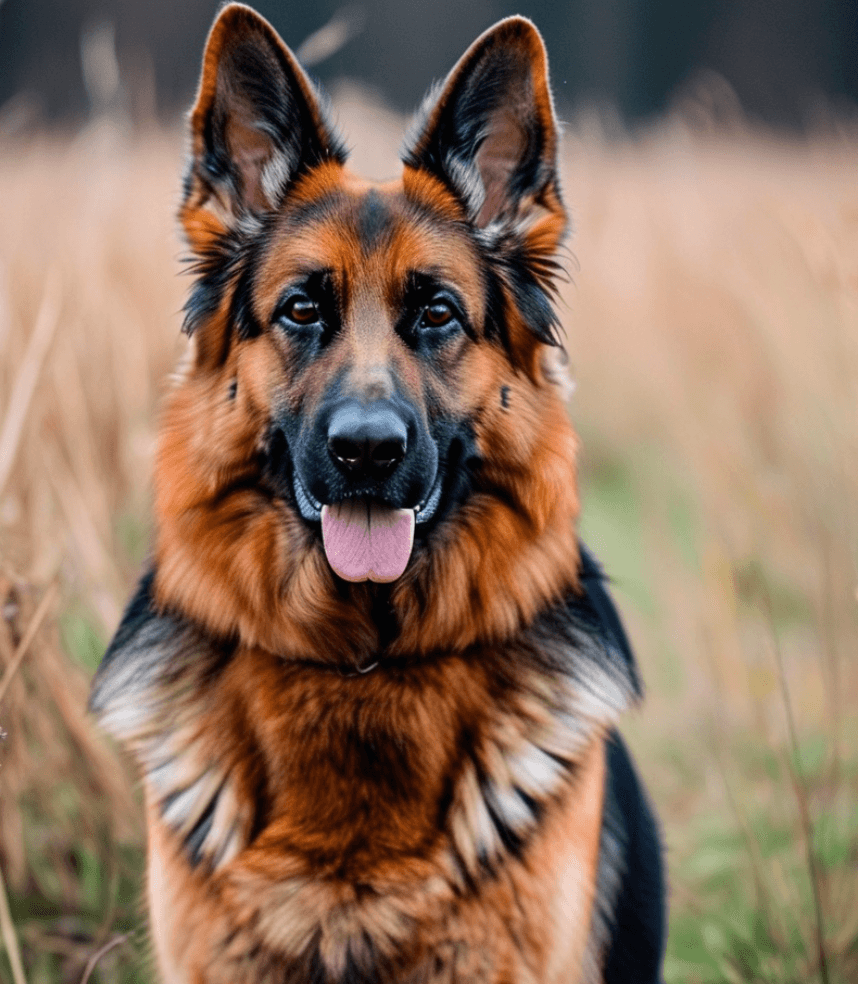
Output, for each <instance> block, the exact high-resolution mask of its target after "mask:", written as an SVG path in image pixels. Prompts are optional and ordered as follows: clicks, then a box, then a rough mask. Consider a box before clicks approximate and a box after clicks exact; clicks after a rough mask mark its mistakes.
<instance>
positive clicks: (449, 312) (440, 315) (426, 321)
mask: <svg viewBox="0 0 858 984" xmlns="http://www.w3.org/2000/svg"><path fill="white" fill-rule="evenodd" d="M455 317H456V312H455V311H454V310H453V308H452V307H451V305H450V304H448V303H447V302H446V301H442V300H435V301H433V302H432V303H431V304H430V305H429V306H428V307H425V308H424V309H423V315H422V316H421V318H420V326H421V328H443V327H444V325H447V324H449V323H450V322H451V321H452V320H453V318H455Z"/></svg>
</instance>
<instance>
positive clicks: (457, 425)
mask: <svg viewBox="0 0 858 984" xmlns="http://www.w3.org/2000/svg"><path fill="white" fill-rule="evenodd" d="M190 130H191V155H190V165H189V168H188V171H187V176H186V179H185V183H184V195H183V202H182V205H181V211H180V217H181V222H182V224H183V226H184V231H185V234H186V236H187V241H188V244H189V246H190V249H191V251H192V254H193V257H194V258H195V274H196V279H195V282H194V286H193V289H192V291H191V295H190V299H189V301H188V303H187V307H186V322H185V330H186V331H187V333H188V334H189V335H190V336H191V344H190V354H189V356H188V358H187V360H186V362H185V364H184V365H183V367H182V369H181V371H180V373H179V377H178V379H177V381H176V384H175V386H174V387H173V389H172V392H171V395H170V396H169V397H168V399H167V401H166V406H165V408H164V411H163V417H162V421H161V426H160V436H159V444H158V450H157V457H156V473H155V508H156V534H155V541H154V547H153V552H152V559H151V563H150V566H149V569H148V572H147V573H146V575H145V576H144V577H143V579H142V581H141V583H140V586H139V588H138V590H137V593H136V595H135V596H134V598H133V599H132V601H131V603H130V605H129V607H128V609H127V611H126V613H125V616H124V618H123V620H122V623H121V625H120V626H119V629H118V631H117V634H116V637H115V638H114V640H113V642H112V643H111V645H110V648H109V650H108V652H107V654H106V656H105V658H104V661H103V663H102V665H101V668H100V670H99V672H98V675H97V677H96V680H95V684H94V690H93V696H92V708H93V709H94V711H95V712H96V713H97V714H98V715H99V717H100V719H101V721H102V722H103V724H104V726H105V727H106V728H107V730H108V731H110V732H111V733H112V734H113V735H114V736H115V737H117V738H118V739H120V740H121V741H122V742H124V743H126V744H127V745H128V746H129V747H130V748H131V750H132V751H133V753H134V755H135V757H136V759H137V761H138V762H139V764H140V767H141V770H142V774H143V777H144V790H145V801H146V811H147V824H148V905H149V912H150V921H151V933H152V939H153V943H154V951H155V956H156V959H157V964H158V968H159V971H160V975H161V978H162V980H163V981H164V982H167V984H299V982H300V984H371V982H373V984H376V982H377V984H454V982H455V984H537V982H538V984H542V982H545V984H553V982H557V984H560V982H568V984H572V982H579V981H580V982H610V984H617V982H635V984H648V982H654V981H658V980H659V979H660V976H661V961H662V951H663V945H664V939H665V893H664V884H663V875H662V860H661V849H660V846H659V840H658V834H657V828H656V823H655V820H654V819H653V816H652V813H651V812H650V809H649V807H648V805H647V801H646V798H645V795H644V792H643V790H642V788H641V785H640V783H639V781H638V779H637V777H636V775H635V771H634V769H633V766H632V764H631V761H630V759H629V755H628V753H627V751H626V749H625V747H624V745H623V743H622V741H621V739H620V738H619V736H618V734H617V732H616V731H615V730H614V729H615V723H616V721H617V719H618V717H619V715H620V714H621V712H622V711H623V710H624V709H625V708H627V707H628V706H629V705H630V704H632V703H633V702H634V701H635V700H636V699H637V698H638V696H639V694H640V685H639V680H638V673H637V670H636V667H635V663H634V659H633V657H632V654H631V651H630V649H629V646H628V643H627V641H626V637H625V634H624V632H623V629H622V627H621V625H620V622H619V619H618V617H617V614H616V610H615V608H614V606H613V604H612V602H611V600H610V598H609V596H608V594H607V591H606V587H605V583H604V579H603V576H602V574H601V572H600V568H599V567H598V566H597V564H596V562H595V561H594V559H593V558H592V557H591V556H590V554H589V553H588V552H587V551H586V550H585V549H584V548H583V547H582V546H581V545H580V544H579V542H578V538H577V533H576V521H577V517H578V511H579V506H578V495H577V487H576V465H575V458H576V449H577V439H576V436H575V433H574V431H573V430H572V427H571V425H570V422H569V419H568V417H567V413H566V410H565V407H564V401H563V396H564V390H563V386H562V373H561V371H560V365H559V362H558V359H557V358H556V356H557V353H558V352H559V351H562V350H561V349H560V348H559V337H558V336H559V330H560V329H559V325H558V322H557V319H556V315H555V312H554V309H553V306H552V291H553V281H554V279H555V276H556V274H557V273H558V270H559V267H558V264H557V260H556V258H555V257H556V253H557V250H558V247H559V245H560V243H561V240H562V239H563V236H564V232H565V230H566V226H567V216H566V212H565V210H564V207H563V203H562V201H561V197H560V190H559V186H558V173H557V147H558V134H557V126H556V123H555V118H554V111H553V107H552V100H551V95H550V92H549V88H548V74H547V64H546V55H545V49H544V47H543V44H542V40H541V38H540V36H539V34H538V32H537V30H536V29H535V28H534V26H533V25H532V24H531V23H530V22H529V21H527V20H525V19H523V18H520V17H513V18H510V19H508V20H504V21H501V22H500V23H498V24H497V25H496V26H495V27H493V28H492V29H491V30H489V31H488V32H487V33H485V34H484V35H482V37H480V38H479V39H478V40H477V41H476V42H475V43H474V44H473V46H472V47H471V48H470V49H469V50H468V51H467V52H466V54H465V55H464V57H463V58H462V59H461V61H460V62H459V63H458V65H457V66H456V67H455V68H454V69H453V71H452V73H451V74H450V75H449V77H448V78H447V80H446V81H445V83H444V84H443V85H442V86H441V87H440V88H437V89H436V90H435V91H434V92H433V93H432V94H431V95H430V97H429V98H428V99H427V101H426V104H425V106H424V108H423V110H422V112H421V113H420V115H419V118H418V120H417V122H416V124H415V125H414V127H413V130H412V133H411V136H410V137H409V138H408V142H407V145H406V148H405V151H404V154H403V160H404V171H403V174H402V178H401V180H398V181H393V182H390V183H386V184H374V183H369V182H367V181H364V180H362V179H360V178H358V177H356V176H355V175H353V174H352V173H351V172H350V171H349V170H348V169H347V168H346V166H345V160H346V152H345V150H344V147H343V144H342V143H341V142H340V139H339V138H338V136H337V135H336V133H335V131H334V129H333V127H332V126H331V124H330V123H329V122H328V119H327V116H326V110H325V106H324V103H323V102H322V100H321V98H320V96H319V94H318V92H317V91H316V89H315V88H314V86H313V84H312V83H311V82H310V81H309V79H308V77H307V76H306V75H305V73H304V71H303V70H302V69H301V67H300V66H299V64H298V62H297V60H296V59H295V57H294V56H293V54H292V53H291V52H290V51H289V49H288V48H287V47H286V46H285V45H284V44H283V42H282V41H281V40H280V38H279V37H278V35H277V34H276V33H275V31H274V30H273V28H272V27H271V26H270V25H269V24H268V23H267V22H266V21H265V20H263V19H262V18H261V17H259V16H258V15H257V14H256V13H255V12H254V11H252V10H251V9H249V8H248V7H245V6H242V5H239V4H232V5H230V6H227V7H226V8H225V9H224V10H223V11H222V12H221V13H220V15H219V16H218V17H217V19H216V21H215V24H214V26H213V28H212V31H211V34H210V36H209V39H208V43H207V47H206V51H205V57H204V61H203V68H202V79H201V82H200V86H199V93H198V96H197V100H196V104H195V106H194V109H193V111H192V114H191V117H190Z"/></svg>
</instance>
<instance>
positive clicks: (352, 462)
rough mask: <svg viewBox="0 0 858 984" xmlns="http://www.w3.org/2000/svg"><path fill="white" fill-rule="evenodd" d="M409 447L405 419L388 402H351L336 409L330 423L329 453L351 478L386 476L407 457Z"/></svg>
mask: <svg viewBox="0 0 858 984" xmlns="http://www.w3.org/2000/svg"><path fill="white" fill-rule="evenodd" d="M407 446H408V429H407V427H406V426H405V421H404V420H403V419H402V418H401V417H400V416H399V414H398V413H397V412H396V411H395V410H394V409H393V408H392V407H390V406H389V405H387V404H384V403H382V404H378V403H376V404H370V405H368V406H364V405H362V404H360V403H358V402H356V401H354V402H351V401H350V402H349V403H347V404H345V405H344V406H341V407H339V408H338V409H337V410H335V411H334V413H333V415H332V416H331V420H330V423H329V424H328V453H329V454H330V456H331V458H333V460H334V462H335V463H336V465H337V467H338V468H340V469H341V470H342V471H343V472H345V473H346V474H347V475H349V477H351V478H356V479H379V478H386V477H387V476H388V475H390V474H392V473H393V471H394V470H395V469H396V467H397V465H398V464H399V463H400V462H401V461H402V459H403V458H404V457H405V450H406V448H407Z"/></svg>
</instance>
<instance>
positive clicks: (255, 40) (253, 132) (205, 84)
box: [181, 3, 346, 245]
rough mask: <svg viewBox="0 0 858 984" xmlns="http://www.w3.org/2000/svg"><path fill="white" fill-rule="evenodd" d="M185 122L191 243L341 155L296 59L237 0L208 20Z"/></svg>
mask: <svg viewBox="0 0 858 984" xmlns="http://www.w3.org/2000/svg"><path fill="white" fill-rule="evenodd" d="M190 124H191V161H190V167H189V171H188V175H187V178H186V181H185V195H184V203H183V207H182V211H181V218H182V221H183V223H184V224H185V228H186V230H187V232H188V236H189V238H190V240H191V244H192V245H194V244H195V243H196V242H198V241H199V239H200V238H202V239H203V240H205V239H207V238H208V236H207V235H206V233H211V232H217V231H220V232H223V231H225V230H226V229H229V228H231V227H232V226H233V225H234V224H235V222H236V220H237V219H239V218H241V217H242V216H243V215H245V214H246V213H248V212H255V213H260V212H264V211H267V210H270V209H273V208H276V207H277V206H278V205H279V204H280V202H281V201H282V197H283V194H284V192H285V191H286V189H287V187H288V186H289V184H290V183H291V182H292V181H293V180H294V179H295V178H296V177H297V176H298V175H299V174H301V173H302V172H304V171H307V170H310V169H311V168H313V167H315V166H316V165H318V164H321V163H323V162H324V161H336V162H338V163H340V164H342V163H344V161H345V157H346V154H345V150H344V148H343V146H342V144H341V143H340V140H339V138H338V137H337V135H336V134H335V132H334V130H333V128H332V126H331V125H330V124H329V123H328V122H327V121H326V120H325V117H324V112H323V108H322V105H321V102H320V97H319V95H318V93H317V92H316V90H315V88H314V86H313V84H312V82H310V80H309V79H308V78H307V76H306V75H305V74H304V71H303V69H302V68H301V66H300V65H299V64H298V62H297V60H296V58H295V56H294V55H293V54H292V52H291V51H290V50H289V49H288V48H287V47H286V45H285V44H284V43H283V42H282V41H281V40H280V37H279V36H278V34H277V32H276V31H275V30H274V28H273V27H272V26H271V25H270V24H269V23H268V21H266V20H265V19H264V18H262V17H260V16H259V14H257V13H256V12H255V11H254V10H251V9H250V7H245V6H244V5H243V4H239V3H234V4H230V5H229V6H227V7H225V8H224V9H223V10H222V11H221V13H220V15H219V16H218V17H217V19H216V20H215V22H214V25H213V26H212V29H211V33H210V34H209V38H208V41H207V43H206V50H205V55H204V57H203V71H202V77H201V79H200V86H199V91H198V94H197V101H196V105H195V106H194V109H193V111H192V113H191V118H190ZM201 209H203V210H204V213H201V212H200V210H201ZM218 227H220V228H219V229H218Z"/></svg>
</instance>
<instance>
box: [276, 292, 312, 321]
mask: <svg viewBox="0 0 858 984" xmlns="http://www.w3.org/2000/svg"><path fill="white" fill-rule="evenodd" d="M277 316H278V318H279V319H281V320H283V319H285V320H286V321H291V322H292V323H293V324H296V325H312V324H315V322H317V321H318V320H319V318H320V315H319V308H318V307H317V305H316V303H315V302H314V301H311V300H310V298H309V297H306V296H305V295H304V294H296V295H295V296H294V297H290V298H289V300H288V301H286V303H285V304H284V305H283V307H282V308H280V310H279V311H278V313H277Z"/></svg>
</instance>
